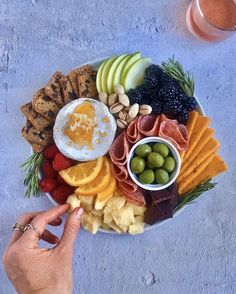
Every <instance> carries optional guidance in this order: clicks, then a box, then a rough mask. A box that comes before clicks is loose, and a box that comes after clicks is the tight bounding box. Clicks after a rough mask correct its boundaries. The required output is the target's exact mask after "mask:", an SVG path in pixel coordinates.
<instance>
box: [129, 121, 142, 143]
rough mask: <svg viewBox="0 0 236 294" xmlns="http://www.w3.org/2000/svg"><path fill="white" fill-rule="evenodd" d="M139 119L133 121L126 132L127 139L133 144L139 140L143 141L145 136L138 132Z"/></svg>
mask: <svg viewBox="0 0 236 294" xmlns="http://www.w3.org/2000/svg"><path fill="white" fill-rule="evenodd" d="M137 124H138V118H136V119H135V120H133V121H132V122H131V123H130V124H129V126H128V128H127V130H126V138H127V140H128V141H129V142H130V143H131V144H135V143H136V142H138V141H139V140H141V139H142V137H143V135H142V134H141V133H140V132H139V130H138V125H137Z"/></svg>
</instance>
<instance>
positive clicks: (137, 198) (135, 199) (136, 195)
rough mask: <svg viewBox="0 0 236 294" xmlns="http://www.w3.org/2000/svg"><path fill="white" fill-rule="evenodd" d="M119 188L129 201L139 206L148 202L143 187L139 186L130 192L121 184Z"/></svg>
mask: <svg viewBox="0 0 236 294" xmlns="http://www.w3.org/2000/svg"><path fill="white" fill-rule="evenodd" d="M119 189H120V191H121V192H122V194H123V195H124V196H125V197H126V199H127V201H129V202H132V203H134V204H136V205H139V206H144V205H145V204H146V202H145V198H144V190H143V189H141V188H137V190H136V191H135V192H128V191H127V190H123V189H122V187H121V186H119Z"/></svg>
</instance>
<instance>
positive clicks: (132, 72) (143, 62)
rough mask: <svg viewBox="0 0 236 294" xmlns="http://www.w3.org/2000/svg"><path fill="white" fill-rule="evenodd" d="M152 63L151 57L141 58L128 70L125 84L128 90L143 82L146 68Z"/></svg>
mask: <svg viewBox="0 0 236 294" xmlns="http://www.w3.org/2000/svg"><path fill="white" fill-rule="evenodd" d="M150 64H151V59H150V58H141V59H139V60H138V61H136V62H135V63H134V64H133V65H132V66H131V67H130V68H129V70H128V71H127V73H126V75H125V78H124V83H123V86H124V88H125V90H126V91H129V90H130V89H135V88H136V87H137V86H139V85H141V84H142V83H143V79H144V72H145V69H146V68H147V67H148V66H149V65H150Z"/></svg>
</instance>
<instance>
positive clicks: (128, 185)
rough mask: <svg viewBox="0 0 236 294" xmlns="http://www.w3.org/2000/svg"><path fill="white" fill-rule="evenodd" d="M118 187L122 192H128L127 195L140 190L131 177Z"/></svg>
mask: <svg viewBox="0 0 236 294" xmlns="http://www.w3.org/2000/svg"><path fill="white" fill-rule="evenodd" d="M118 185H119V188H120V189H121V190H122V191H126V192H127V193H133V192H136V191H137V189H138V185H136V184H135V183H134V182H133V181H132V180H131V178H130V177H128V178H127V179H126V180H125V181H123V182H120V183H118Z"/></svg>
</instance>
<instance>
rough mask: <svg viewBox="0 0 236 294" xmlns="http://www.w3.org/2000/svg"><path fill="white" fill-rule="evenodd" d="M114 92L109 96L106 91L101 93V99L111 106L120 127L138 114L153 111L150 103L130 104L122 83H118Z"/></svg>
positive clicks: (122, 127)
mask: <svg viewBox="0 0 236 294" xmlns="http://www.w3.org/2000/svg"><path fill="white" fill-rule="evenodd" d="M114 92H115V93H114V94H111V95H109V96H108V95H107V93H105V92H101V93H99V100H100V101H101V102H103V103H104V104H106V105H107V106H108V107H109V109H110V112H111V113H112V114H113V115H114V116H115V118H116V123H117V126H118V128H121V129H124V128H126V127H127V126H128V124H129V123H130V122H131V121H132V120H134V119H135V118H136V116H137V115H138V114H141V115H148V114H150V113H151V112H152V107H151V106H150V105H146V104H143V105H140V106H139V104H138V103H135V104H133V105H130V100H129V97H128V96H127V95H126V94H125V90H124V87H123V86H122V85H116V86H115V87H114Z"/></svg>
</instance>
